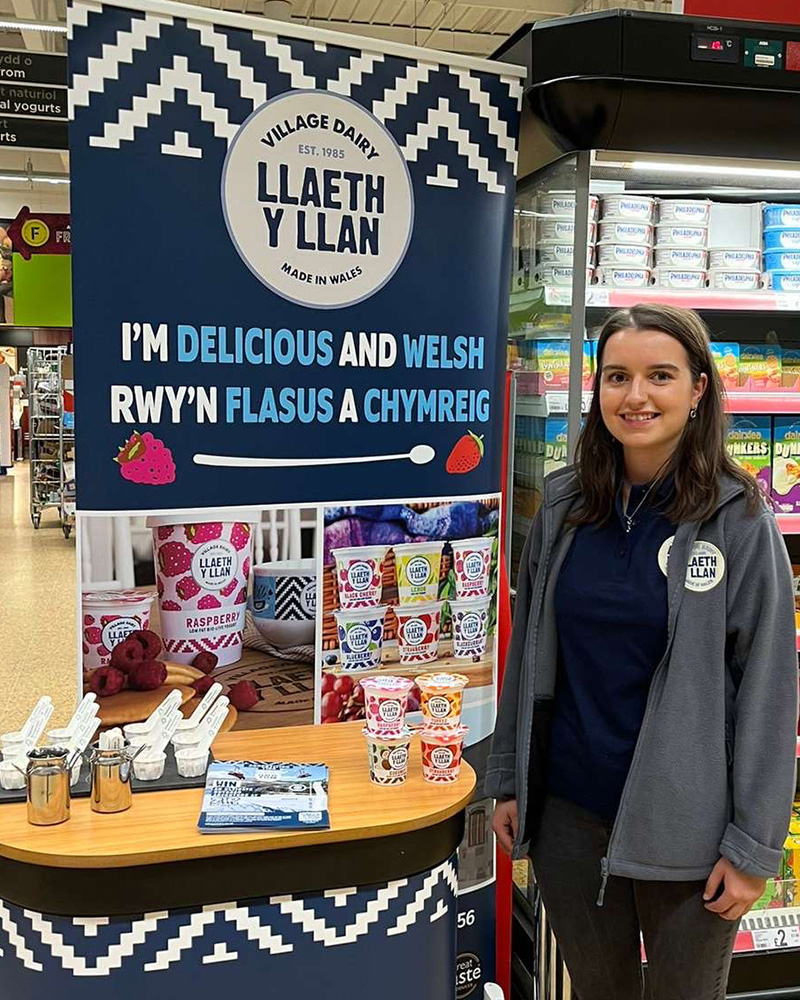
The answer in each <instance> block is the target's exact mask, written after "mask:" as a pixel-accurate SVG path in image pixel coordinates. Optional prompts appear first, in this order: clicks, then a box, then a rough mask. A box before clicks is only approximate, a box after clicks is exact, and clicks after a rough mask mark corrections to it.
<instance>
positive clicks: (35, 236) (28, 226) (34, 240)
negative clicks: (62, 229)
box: [22, 219, 50, 247]
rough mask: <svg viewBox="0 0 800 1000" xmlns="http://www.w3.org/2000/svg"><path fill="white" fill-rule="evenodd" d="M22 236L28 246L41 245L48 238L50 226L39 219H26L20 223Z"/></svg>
mask: <svg viewBox="0 0 800 1000" xmlns="http://www.w3.org/2000/svg"><path fill="white" fill-rule="evenodd" d="M22 238H23V240H25V242H26V243H27V244H28V246H29V247H43V246H44V245H45V243H47V241H48V240H49V239H50V227H49V226H48V225H47V223H46V222H42V220H41V219H28V221H27V222H24V223H23V225H22Z"/></svg>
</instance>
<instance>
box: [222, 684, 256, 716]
mask: <svg viewBox="0 0 800 1000" xmlns="http://www.w3.org/2000/svg"><path fill="white" fill-rule="evenodd" d="M228 698H230V702H231V705H233V707H234V708H235V709H237V710H238V711H239V712H247V711H249V710H250V709H251V708H253V706H254V705H257V704H258V702H259V697H258V690H257V689H256V686H255V684H254V683H253V682H252V681H239V682H238V683H237V684H234V685H233V687H232V688H231V689H230V691H229V692H228Z"/></svg>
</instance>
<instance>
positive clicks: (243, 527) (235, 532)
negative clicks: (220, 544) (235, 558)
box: [231, 524, 250, 552]
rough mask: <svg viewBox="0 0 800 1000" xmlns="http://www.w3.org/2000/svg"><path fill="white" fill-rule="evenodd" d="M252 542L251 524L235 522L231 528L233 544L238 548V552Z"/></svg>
mask: <svg viewBox="0 0 800 1000" xmlns="http://www.w3.org/2000/svg"><path fill="white" fill-rule="evenodd" d="M249 542H250V525H249V524H234V526H233V528H232V529H231V545H232V546H233V547H234V548H235V549H236V551H237V552H241V550H242V549H243V548H244V547H245V546H246V545H247V544H248V543H249Z"/></svg>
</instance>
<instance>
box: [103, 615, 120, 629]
mask: <svg viewBox="0 0 800 1000" xmlns="http://www.w3.org/2000/svg"><path fill="white" fill-rule="evenodd" d="M116 617H117V616H116V615H101V616H100V627H101V628H105V627H106V625H108V623H109V622H113V621H114V619H115V618H116Z"/></svg>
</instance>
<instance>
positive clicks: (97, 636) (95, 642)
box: [83, 625, 103, 646]
mask: <svg viewBox="0 0 800 1000" xmlns="http://www.w3.org/2000/svg"><path fill="white" fill-rule="evenodd" d="M83 637H84V639H85V640H86V641H87V642H88V643H89V644H90V645H92V646H99V645H100V643H101V642H102V641H103V633H102V632H101V631H100V629H99V628H98V627H97V626H96V625H95V626H93V627H92V628H87V629H84V632H83Z"/></svg>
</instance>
